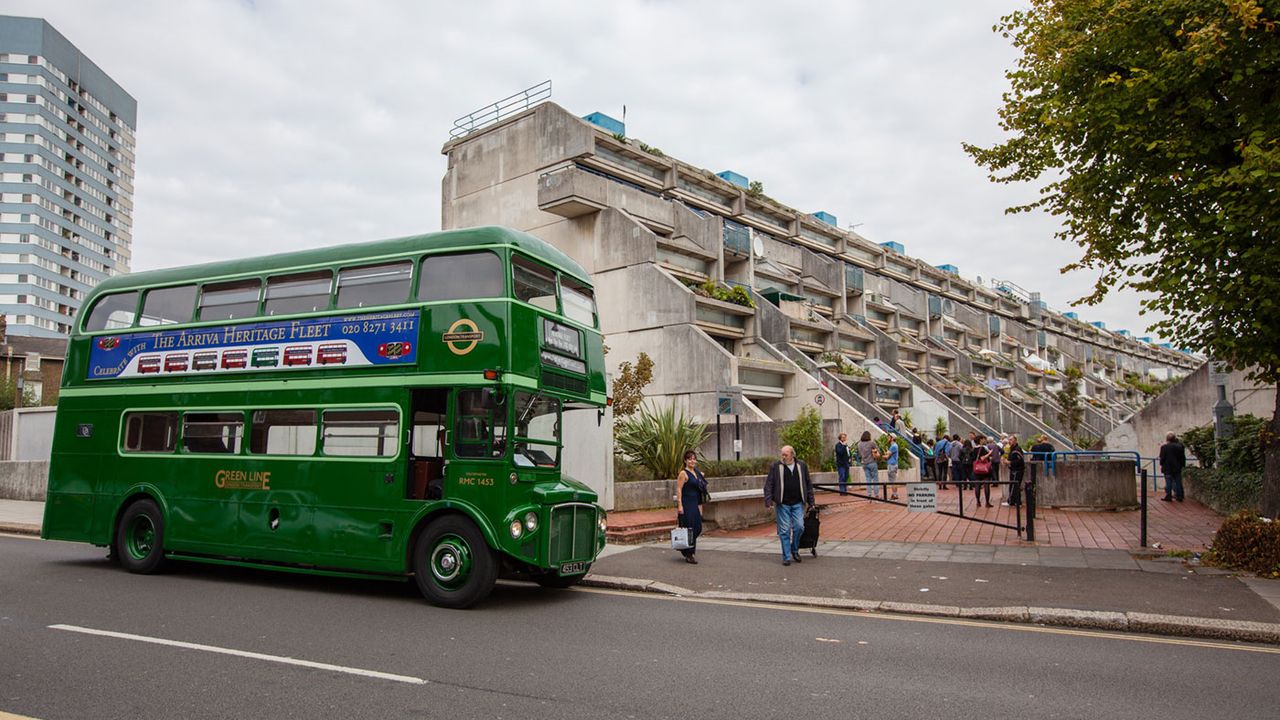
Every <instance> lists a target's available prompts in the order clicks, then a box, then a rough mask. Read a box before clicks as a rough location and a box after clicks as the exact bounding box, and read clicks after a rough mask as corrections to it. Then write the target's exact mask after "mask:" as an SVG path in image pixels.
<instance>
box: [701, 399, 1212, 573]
mask: <svg viewBox="0 0 1280 720" xmlns="http://www.w3.org/2000/svg"><path fill="white" fill-rule="evenodd" d="M874 422H875V424H876V425H877V426H878V427H881V428H882V429H884V430H885V431H886V433H887V434H888V437H889V439H890V442H889V443H888V444H887V447H885V448H881V447H880V445H879V444H878V443H877V442H875V440H873V439H872V437H871V432H870V431H865V432H863V433H862V436H861V438H860V439H859V440H858V442H857V444H856V445H855V444H851V443H850V442H849V435H848V434H847V433H840V435H839V437H838V438H837V441H836V446H835V467H836V478H837V482H838V484H839V492H840V494H841V495H847V494H848V486H849V483H850V479H849V477H850V471H851V470H852V468H853V467H855V466H858V467H861V468H862V471H863V477H864V483H863V487H864V493H865V494H866V495H869V496H871V497H877V496H879V497H880V498H882V499H887V500H891V501H892V500H897V499H898V492H897V482H898V478H897V475H898V464H899V449H898V442H897V438H896V437H895V435H899V436H904V437H905V434H904V433H905V428H903V426H902V420H901V418H900V417H899V416H898V414H897V413H894V417H893V418H892V419H891V420H890V422H888V423H881V421H880V418H878V417H877V418H875V420H874ZM911 441H912V442H913V443H914V444H915V445H916V446H917V447H919V448H921V450H922V453H923V455H924V457H923V461H922V463H921V467H920V478H921V480H924V481H932V482H936V483H937V486H938V489H939V490H945V489H947V488H948V487H950V486H951V485H955V486H957V488H958V489H959V490H960V492H961V493H964V492H966V491H968V490H973V494H974V500H975V501H976V503H977V505H978V507H982V505H983V503H985V504H986V506H987V507H993V505H992V504H991V486H992V485H1001V486H1002V488H1003V493H1002V494H1003V502H1001V505H1005V506H1011V507H1018V506H1020V505H1021V504H1022V500H1023V488H1024V485H1025V484H1026V483H1027V482H1028V481H1029V477H1028V475H1027V472H1028V469H1029V468H1030V467H1031V466H1032V465H1033V464H1034V465H1037V466H1038V467H1039V468H1040V474H1041V476H1042V477H1043V476H1044V474H1045V473H1048V472H1052V471H1053V457H1054V453H1055V452H1056V449H1055V448H1054V446H1053V444H1052V443H1050V442H1049V439H1048V437H1047V436H1045V435H1039V436H1037V437H1035V438H1034V444H1033V445H1031V447H1030V448H1027V449H1024V448H1023V447H1022V445H1021V443H1020V442H1019V440H1018V436H1017V435H1002V436H1001V437H999V438H995V437H990V438H988V437H984V436H983V435H981V434H978V433H976V432H970V433H968V436H967V437H961V436H960V435H959V434H953V435H947V434H939V435H938V436H937V437H934V438H923V437H921V436H920V435H919V433H914V434H913V435H912V436H911ZM881 462H883V463H884V465H885V471H886V477H885V482H884V483H883V484H882V483H881V482H880V463H881ZM1186 464H1187V460H1186V449H1185V447H1184V446H1183V445H1182V444H1181V443H1180V442H1179V441H1178V440H1177V438H1176V437H1175V436H1174V434H1173V433H1170V434H1169V435H1168V437H1167V439H1166V443H1165V445H1164V446H1163V447H1162V448H1161V450H1160V466H1161V472H1162V473H1163V474H1164V475H1165V477H1166V478H1167V480H1168V482H1167V484H1166V490H1165V496H1164V497H1163V498H1161V499H1162V500H1166V501H1170V500H1177V501H1181V500H1182V499H1183V490H1182V478H1181V475H1182V469H1183V468H1184V467H1185V466H1186ZM1002 468H1005V469H1007V472H1008V475H1007V476H1006V477H1007V479H1006V480H1004V481H1002V480H1001V475H1002ZM890 493H892V495H890ZM708 499H709V493H708V492H707V480H706V478H705V477H704V476H703V474H702V471H701V470H699V469H698V455H697V453H696V452H694V451H693V450H689V451H686V452H685V453H684V469H682V470H681V471H680V473H679V475H678V476H677V478H676V503H677V504H676V513H677V515H676V518H677V523H678V525H679V526H680V527H682V528H688V530H689V532H688V544H689V547H688V548H686V549H683V550H681V553H682V554H683V555H684V559H685V561H686V562H689V563H694V564H696V563H697V562H698V560H697V558H696V557H695V553H696V551H697V538H698V535H700V534H701V533H702V505H703V504H704V503H706V502H707V501H708ZM764 503H765V506H766V507H768V508H771V509H773V511H774V521H775V524H776V526H777V531H778V540H779V543H780V546H781V549H782V564H783V565H790V564H791V563H792V562H797V563H798V562H800V561H801V560H800V554H799V548H800V537H801V535H802V534H803V532H804V527H805V517H806V511H809V510H813V508H814V505H815V503H814V494H813V482H812V480H811V478H810V476H809V468H808V466H806V465H805V463H804V461H802V460H800V459H798V458H797V457H796V455H795V450H794V449H793V448H792V447H791V446H790V445H784V446H783V447H782V449H781V451H780V452H779V459H778V460H777V461H776V462H774V463H773V465H772V466H771V467H770V468H769V471H768V473H767V474H766V475H765V481H764Z"/></svg>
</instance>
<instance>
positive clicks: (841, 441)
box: [836, 433, 849, 495]
mask: <svg viewBox="0 0 1280 720" xmlns="http://www.w3.org/2000/svg"><path fill="white" fill-rule="evenodd" d="M836 480H837V481H838V482H839V483H840V494H841V495H848V494H849V434H848V433H840V436H839V437H838V438H836Z"/></svg>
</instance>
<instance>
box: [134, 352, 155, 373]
mask: <svg viewBox="0 0 1280 720" xmlns="http://www.w3.org/2000/svg"><path fill="white" fill-rule="evenodd" d="M158 372H160V356H159V355H143V356H142V357H140V358H138V374H140V375H147V374H150V373H158Z"/></svg>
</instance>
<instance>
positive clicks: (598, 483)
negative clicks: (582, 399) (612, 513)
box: [561, 408, 613, 510]
mask: <svg viewBox="0 0 1280 720" xmlns="http://www.w3.org/2000/svg"><path fill="white" fill-rule="evenodd" d="M598 417H599V415H598V413H597V411H596V410H595V409H584V410H570V411H568V412H566V413H565V414H564V415H563V418H562V420H561V422H562V425H563V432H562V435H563V437H564V449H563V450H562V451H561V468H563V470H564V474H565V475H567V476H569V477H571V478H573V479H575V480H578V481H579V482H583V483H586V485H587V486H588V487H590V488H591V489H592V490H595V491H596V494H597V495H599V496H600V505H601V506H603V507H604V509H606V510H608V509H610V508H612V507H613V409H612V408H608V409H607V410H606V412H605V415H604V419H603V420H600V421H599V422H597V418H598Z"/></svg>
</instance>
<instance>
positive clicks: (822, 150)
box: [0, 0, 1146, 334]
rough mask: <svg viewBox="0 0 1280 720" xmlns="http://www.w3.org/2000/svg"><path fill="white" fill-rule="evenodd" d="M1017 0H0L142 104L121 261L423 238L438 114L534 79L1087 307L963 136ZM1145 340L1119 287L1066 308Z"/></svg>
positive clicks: (926, 251) (917, 247)
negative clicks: (53, 33)
mask: <svg viewBox="0 0 1280 720" xmlns="http://www.w3.org/2000/svg"><path fill="white" fill-rule="evenodd" d="M1018 6H1019V3H1018V2H1017V0H1007V1H1003V2H998V1H992V0H968V1H966V2H963V3H951V2H926V1H923V0H897V1H895V2H852V1H848V0H846V1H844V2H796V3H779V2H776V1H770V2H756V1H746V0H736V1H728V2H659V1H653V2H640V1H637V0H609V1H607V2H601V1H598V0H597V1H596V2H576V3H575V2H534V1H532V0H526V1H511V2H485V1H481V0H472V1H471V2H466V3H447V4H446V3H439V2H426V1H419V2H410V1H407V0H406V1H404V2H390V1H387V2H380V1H377V0H369V1H367V2H360V3H355V2H343V1H341V0H306V1H303V0H291V1H283V0H257V1H254V2H236V1H233V0H218V1H214V0H206V1H194V0H193V1H190V2H188V1H185V0H142V1H136V2H109V3H108V2H98V1H87V0H86V1H76V0H7V1H6V2H5V3H4V6H3V9H2V10H0V12H4V13H7V14H13V15H27V16H33V17H43V18H45V19H47V20H48V21H49V22H50V23H52V24H53V26H54V27H56V28H57V29H58V30H59V31H60V32H61V33H62V34H63V35H65V36H66V37H67V38H68V39H70V40H71V42H73V43H75V44H76V45H77V46H78V47H79V48H80V49H81V50H82V51H84V52H85V54H86V55H88V56H89V57H90V58H91V59H92V60H93V61H94V62H96V63H97V64H98V65H99V66H100V67H102V68H103V69H104V70H105V71H106V72H107V73H108V74H109V75H111V76H112V78H114V79H115V80H116V81H117V82H118V83H119V84H120V85H121V86H123V87H124V88H125V90H127V91H128V92H129V93H131V94H132V95H133V96H134V97H135V98H136V99H137V101H138V127H137V168H136V170H137V183H136V188H135V191H136V195H135V198H134V202H135V215H134V247H133V257H134V262H133V267H134V269H135V270H145V269H151V268H158V267H167V266H172V265H181V264H188V263H194V262H202V261H207V260H216V259H225V258H231V257H240V256H244V255H254V254H261V253H265V252H276V251H284V250H292V249H300V248H304V247H312V246H319V245H331V244H337V243H343V242H350V241H357V240H373V239H379V238H385V237H393V236H399V235H407V234H413V233H419V232H426V231H433V230H438V229H439V228H440V181H441V178H442V177H443V175H444V170H445V161H444V157H443V156H442V155H441V154H440V147H441V146H442V145H443V144H444V142H445V140H447V139H448V132H449V129H450V127H451V126H452V124H453V120H454V118H457V117H459V116H461V115H465V114H467V113H468V112H471V111H472V110H475V109H477V108H479V107H480V106H483V105H485V104H487V103H491V102H494V101H495V100H498V99H500V98H502V97H505V96H507V95H510V94H512V93H514V92H517V91H519V90H522V89H524V88H526V87H528V86H531V85H534V84H536V83H538V82H541V81H543V80H546V79H551V80H552V81H553V83H554V90H553V97H552V99H553V100H554V101H555V102H557V103H559V104H560V105H562V106H564V107H565V108H566V109H568V110H569V111H570V112H573V113H576V114H578V115H586V114H587V113H590V112H593V111H601V112H604V113H607V114H609V115H612V116H614V117H618V118H621V116H622V112H623V106H624V105H625V106H626V123H627V134H628V135H629V136H631V137H634V138H638V139H640V140H643V141H645V142H647V143H648V144H650V145H653V146H656V147H659V148H661V149H662V150H663V151H665V152H666V153H667V154H668V155H672V156H674V157H677V158H679V159H681V160H684V161H686V162H689V163H692V164H695V165H699V166H702V167H705V168H708V169H710V170H713V171H717V172H718V171H720V170H726V169H732V170H734V171H736V172H738V173H741V174H743V175H746V176H747V177H749V178H751V179H752V180H759V181H761V182H763V183H764V186H765V192H766V193H767V194H768V195H770V196H772V197H774V198H775V199H777V200H779V201H781V202H783V203H785V204H787V205H790V206H792V207H795V208H797V209H800V210H805V211H816V210H826V211H827V212H830V213H832V214H834V215H836V216H837V217H838V218H839V222H840V225H841V226H846V227H847V226H849V225H854V224H856V225H857V230H858V232H859V233H862V234H863V235H865V236H866V237H868V238H869V239H871V240H873V241H876V242H887V241H891V240H892V241H896V242H899V243H902V244H903V245H905V246H906V249H907V252H908V254H911V255H914V256H916V257H920V258H922V259H924V260H926V261H928V262H930V263H933V264H941V263H952V264H954V265H957V266H959V267H960V272H961V274H962V275H964V276H965V277H967V278H969V279H973V278H974V277H975V276H981V277H982V278H983V280H984V281H989V280H990V279H992V278H993V277H994V278H999V279H1001V280H1007V281H1012V282H1014V283H1017V284H1018V285H1021V286H1022V287H1024V288H1026V289H1028V290H1033V291H1039V292H1041V293H1042V295H1043V297H1044V299H1045V301H1047V302H1048V303H1049V305H1050V306H1051V307H1053V308H1055V309H1058V310H1060V311H1061V310H1069V309H1071V308H1070V305H1069V304H1070V302H1071V301H1073V300H1075V299H1077V298H1079V297H1081V296H1083V295H1085V294H1086V293H1087V292H1088V289H1089V286H1090V284H1091V282H1092V278H1091V277H1090V276H1089V275H1086V274H1077V275H1073V276H1063V275H1060V274H1059V273H1058V268H1060V267H1061V266H1063V265H1064V264H1066V263H1068V262H1070V261H1072V260H1074V259H1075V258H1076V257H1077V255H1078V252H1079V250H1078V248H1076V247H1075V246H1074V245H1071V244H1068V243H1064V242H1060V241H1057V240H1054V239H1053V237H1052V234H1053V231H1054V229H1055V227H1056V223H1054V222H1053V221H1052V219H1050V218H1048V217H1047V216H1044V215H1039V216H1026V215H1019V216H1008V215H1005V214H1004V212H1003V211H1004V208H1005V207H1007V206H1009V205H1012V204H1016V203H1019V202H1022V201H1024V200H1026V199H1028V198H1030V197H1033V195H1034V191H1033V189H1031V188H1028V187H1021V188H1013V187H1007V186H999V185H994V184H992V183H990V182H989V181H988V180H987V179H986V175H985V173H984V172H983V171H982V170H981V169H979V168H978V167H976V166H975V165H974V163H973V161H972V160H971V159H970V158H969V157H968V156H967V155H965V153H964V152H963V150H962V149H961V145H960V144H961V142H963V141H969V142H975V143H979V144H991V143H993V142H995V141H997V140H998V139H999V138H1000V132H999V128H998V127H997V118H996V108H997V106H998V104H999V102H1000V95H1001V93H1002V92H1003V90H1004V89H1005V87H1006V81H1005V80H1004V71H1005V70H1006V69H1008V68H1009V67H1011V66H1012V64H1013V62H1014V59H1015V54H1014V52H1013V50H1012V48H1011V47H1010V46H1009V44H1008V41H1006V40H1004V39H1002V38H1000V37H999V36H998V35H997V34H995V33H994V32H992V29H991V28H992V25H993V24H994V23H995V22H996V21H997V20H998V19H999V17H1000V16H1001V15H1004V14H1006V13H1008V12H1010V11H1011V10H1014V9H1016V8H1017V7H1018ZM1079 312H1080V314H1081V318H1082V319H1085V320H1102V321H1105V322H1106V323H1107V327H1108V328H1111V329H1118V328H1126V329H1129V330H1132V331H1133V332H1135V333H1136V334H1144V333H1143V330H1144V329H1145V326H1146V323H1145V322H1143V319H1140V318H1139V317H1138V303H1137V299H1136V297H1135V296H1134V295H1132V294H1126V295H1119V296H1115V297H1113V298H1110V299H1108V300H1107V301H1106V303H1104V304H1103V305H1102V306H1099V307H1086V308H1082V309H1080V310H1079Z"/></svg>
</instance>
